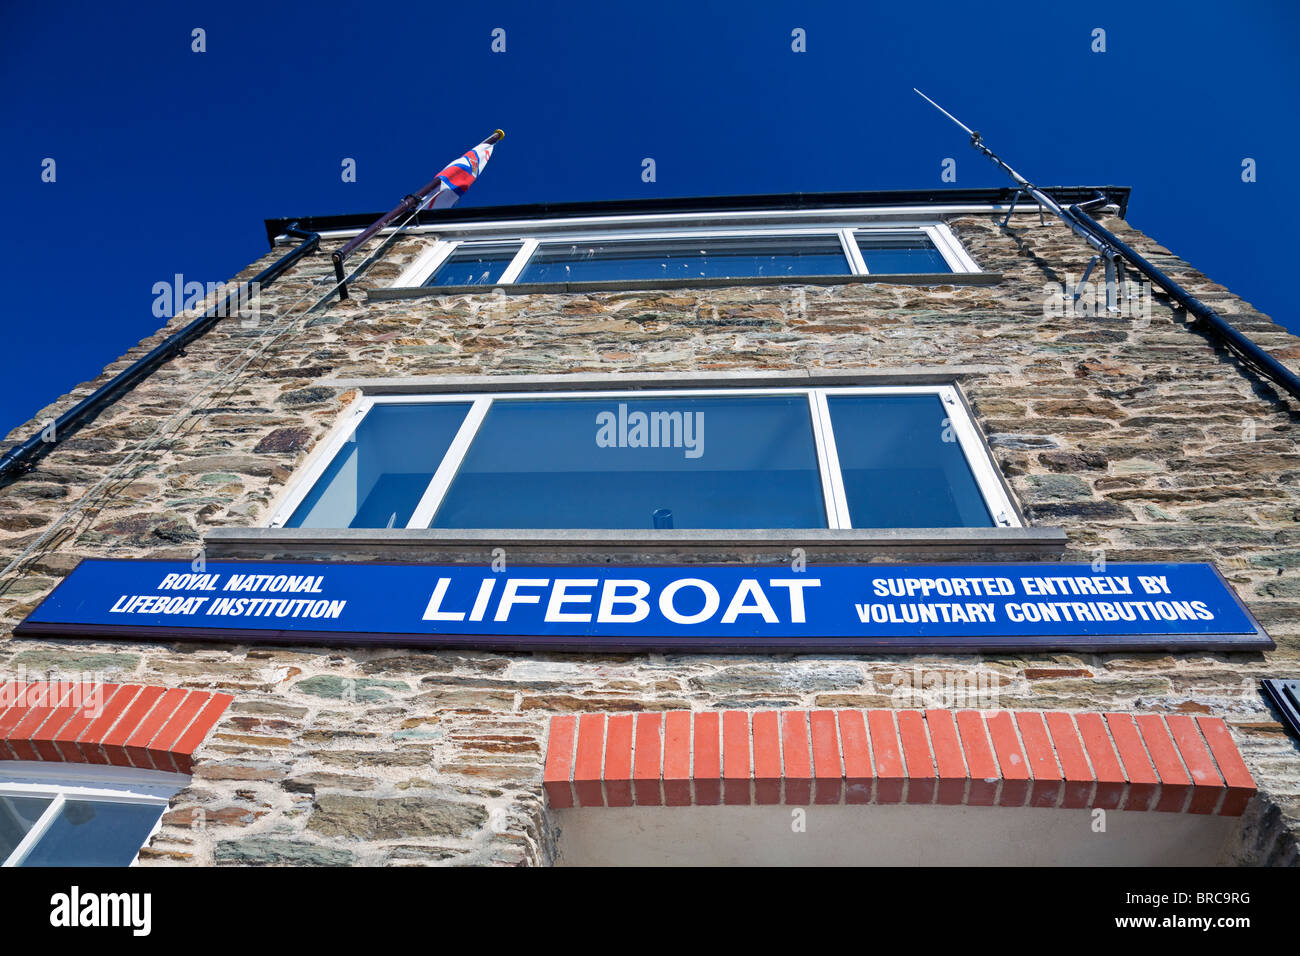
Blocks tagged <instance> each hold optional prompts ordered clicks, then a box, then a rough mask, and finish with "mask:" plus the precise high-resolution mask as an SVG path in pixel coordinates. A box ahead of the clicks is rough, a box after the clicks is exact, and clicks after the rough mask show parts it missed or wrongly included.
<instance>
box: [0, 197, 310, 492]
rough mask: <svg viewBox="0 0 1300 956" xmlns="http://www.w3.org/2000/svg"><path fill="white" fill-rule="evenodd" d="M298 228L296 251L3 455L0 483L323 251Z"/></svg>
mask: <svg viewBox="0 0 1300 956" xmlns="http://www.w3.org/2000/svg"><path fill="white" fill-rule="evenodd" d="M297 226H298V224H297V223H296V222H295V223H294V224H293V225H291V226H289V227H288V228H287V229H285V230H284V231H285V232H286V233H287V234H289V235H290V236H293V237H295V238H298V239H302V240H303V241H302V243H300V244H299V245H298V246H297V247H295V248H294V249H293V250H291V251H290V252H288V253H287V254H285V255H283V256H281V257H280V258H279V259H277V260H276V261H275V262H273V263H271V265H269V266H267V267H266V268H265V269H263V270H262V271H261V272H259V273H258V274H257V275H255V276H253V278H251V279H249V280H248V281H247V282H245V283H243V284H242V285H241V286H240V287H239V288H238V289H236V290H235V291H234V292H231V293H228V294H227V295H226V297H225V298H224V299H222V300H221V301H220V302H218V303H217V304H216V305H214V306H212V308H210V309H208V310H207V311H206V312H204V313H203V314H202V315H201V316H199V317H198V318H197V319H195V320H194V321H193V322H191V323H190V324H189V325H187V326H185V327H184V328H182V329H177V330H176V331H175V332H173V333H172V334H171V335H169V336H168V337H167V338H166V339H165V340H164V341H163V342H161V343H160V344H158V345H157V346H155V347H154V348H153V349H151V350H150V351H149V353H148V354H147V355H144V356H142V357H141V358H139V359H137V360H136V361H135V362H133V363H132V364H131V365H130V366H128V367H127V368H124V369H123V370H122V371H120V372H118V373H117V374H116V375H114V376H113V377H112V378H111V379H109V380H108V381H107V382H105V383H104V384H103V385H101V386H100V387H99V388H97V389H95V391H94V392H92V393H91V394H90V395H88V396H86V397H85V398H83V399H82V400H81V401H79V402H78V403H77V404H76V405H73V406H72V407H71V408H70V409H68V410H67V411H66V412H64V413H63V414H62V415H60V416H59V417H58V418H56V419H55V420H54V422H53V424H52V425H50V426H46V427H45V428H43V429H42V430H41V431H39V432H37V433H36V434H35V435H32V436H31V437H30V438H28V439H27V440H26V441H25V442H23V443H22V444H20V445H15V446H14V447H12V448H10V449H9V450H8V451H6V452H5V453H4V455H3V456H0V483H3V482H6V481H9V480H10V479H11V478H15V477H17V476H18V475H20V474H22V473H23V472H26V471H29V470H31V468H32V467H33V466H34V465H35V463H36V462H37V460H39V459H40V458H41V457H42V456H43V455H45V453H46V452H48V451H49V450H50V449H52V448H53V447H54V446H55V445H56V444H58V443H59V442H60V441H62V440H63V439H64V438H66V437H67V436H68V435H70V434H71V433H72V432H74V431H76V430H77V429H78V428H79V427H80V426H81V425H83V424H85V423H86V422H87V421H88V420H89V419H91V418H93V417H94V416H95V415H97V414H98V413H99V412H100V411H101V410H102V409H103V408H104V406H106V405H108V404H109V403H110V402H113V401H115V400H116V399H117V398H119V397H120V396H121V395H122V394H123V393H124V392H126V391H128V390H130V389H131V388H133V387H134V386H135V385H136V384H137V383H138V382H140V381H141V380H142V379H144V378H145V377H146V376H148V375H149V373H150V372H152V371H153V370H154V369H155V368H157V367H158V366H159V365H161V364H162V363H163V362H166V361H167V360H168V359H170V358H172V357H173V356H175V355H177V354H178V353H180V352H181V351H183V350H184V348H185V346H187V345H188V344H189V343H191V342H193V341H194V340H195V339H197V338H198V337H199V336H200V335H202V334H203V333H204V332H206V331H207V330H208V329H209V328H211V327H212V325H214V324H215V323H216V321H217V320H218V319H219V318H222V317H223V316H225V315H226V314H227V310H228V308H229V305H230V303H231V301H232V300H234V301H236V302H247V301H249V299H250V290H251V289H252V288H254V286H256V287H257V288H258V289H259V291H260V289H261V287H262V286H268V285H270V284H271V283H272V282H274V281H275V280H276V279H278V278H279V277H280V276H281V275H283V274H284V273H285V272H286V271H287V270H288V269H290V268H292V267H293V265H294V264H295V263H297V262H298V260H299V259H301V258H303V257H304V256H307V255H310V254H311V253H313V252H315V251H316V250H317V249H318V248H319V247H320V234H319V233H316V232H306V231H305V230H302V229H299V228H297Z"/></svg>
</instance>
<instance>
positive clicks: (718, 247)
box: [519, 236, 849, 282]
mask: <svg viewBox="0 0 1300 956" xmlns="http://www.w3.org/2000/svg"><path fill="white" fill-rule="evenodd" d="M848 274H849V265H848V260H847V259H845V258H844V250H843V248H842V247H841V246H840V241H839V238H838V237H836V236H770V237H760V236H750V237H746V238H736V239H624V240H619V241H613V242H601V241H598V240H593V241H590V242H587V243H570V242H555V243H543V244H542V245H540V246H538V247H537V251H536V252H534V253H533V255H532V258H530V259H529V260H528V265H526V266H525V267H524V270H523V272H522V273H521V274H520V276H519V281H520V282H597V281H602V280H617V279H695V278H700V277H705V278H715V277H737V276H809V275H848Z"/></svg>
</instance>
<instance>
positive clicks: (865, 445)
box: [827, 395, 993, 528]
mask: <svg viewBox="0 0 1300 956" xmlns="http://www.w3.org/2000/svg"><path fill="white" fill-rule="evenodd" d="M827 404H828V405H829V406H830V412H831V426H832V427H833V428H834V430H835V447H836V449H837V451H838V452H839V457H840V472H841V474H842V475H843V477H844V491H845V492H846V494H847V496H848V501H849V517H850V519H851V520H852V522H853V527H855V528H987V527H992V525H993V518H992V516H991V515H990V514H989V510H988V508H987V507H986V506H985V504H984V497H983V495H981V494H980V490H979V486H978V485H977V484H976V483H975V476H974V475H973V474H972V473H971V470H970V466H969V465H968V464H967V463H966V456H965V455H964V454H963V453H962V450H961V445H960V444H958V442H957V439H956V435H955V434H954V431H953V428H952V423H951V421H949V419H948V412H947V411H946V409H945V408H944V404H943V402H942V401H940V400H939V396H937V395H842V396H839V397H834V396H829V397H828V398H827Z"/></svg>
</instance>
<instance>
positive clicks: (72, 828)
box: [0, 765, 187, 866]
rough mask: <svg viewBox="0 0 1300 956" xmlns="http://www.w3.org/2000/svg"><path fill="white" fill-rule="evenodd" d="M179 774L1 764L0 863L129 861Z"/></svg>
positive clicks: (156, 821) (108, 863)
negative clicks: (28, 767) (2, 766)
mask: <svg viewBox="0 0 1300 956" xmlns="http://www.w3.org/2000/svg"><path fill="white" fill-rule="evenodd" d="M186 779H187V778H184V777H181V776H180V775H178V774H171V773H161V772H155V771H129V770H122V769H121V768H117V767H82V766H80V765H78V766H77V767H76V768H73V769H65V768H64V767H55V768H45V767H35V768H31V769H27V768H25V767H23V766H20V765H14V766H11V767H8V768H4V773H3V775H0V866H130V865H132V864H133V863H134V862H135V858H136V856H137V854H139V852H140V848H141V847H142V846H144V845H145V843H146V842H148V840H149V838H150V836H152V835H153V832H154V831H155V830H156V829H157V828H158V824H159V821H160V820H161V819H162V815H163V811H165V810H166V809H167V802H168V800H169V798H170V797H171V796H172V795H173V794H174V793H176V792H177V791H178V790H179V789H180V788H181V787H182V786H184V785H185V782H186Z"/></svg>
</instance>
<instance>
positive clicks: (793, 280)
mask: <svg viewBox="0 0 1300 956" xmlns="http://www.w3.org/2000/svg"><path fill="white" fill-rule="evenodd" d="M1001 280H1002V273H1000V272H916V273H913V272H908V273H897V274H892V273H891V274H878V275H867V276H745V277H739V278H700V279H653V280H641V281H629V280H615V281H608V282H520V283H512V284H510V285H495V286H492V285H443V286H433V287H429V288H426V287H424V286H409V287H402V288H394V289H370V290H368V291H367V292H366V298H367V300H369V301H372V302H386V301H390V300H392V299H421V298H425V297H427V296H441V295H495V294H496V293H503V294H505V295H534V294H549V295H561V294H564V293H584V292H641V291H651V290H655V289H718V288H726V287H729V286H763V285H771V286H776V285H855V284H862V283H872V282H887V283H891V284H893V285H925V286H939V285H995V284H997V283H998V282H1000V281H1001Z"/></svg>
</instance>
